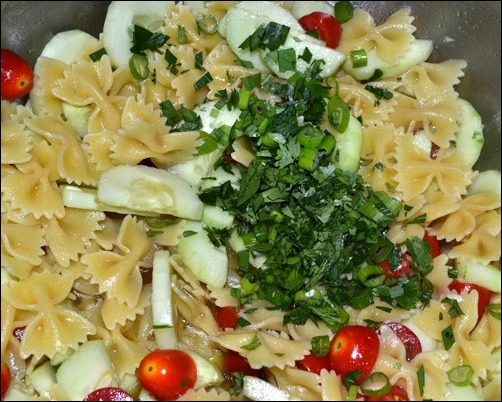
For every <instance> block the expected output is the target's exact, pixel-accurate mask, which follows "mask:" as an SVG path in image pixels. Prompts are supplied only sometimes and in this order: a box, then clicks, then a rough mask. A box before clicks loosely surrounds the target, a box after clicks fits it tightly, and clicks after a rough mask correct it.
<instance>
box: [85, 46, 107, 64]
mask: <svg viewBox="0 0 502 402" xmlns="http://www.w3.org/2000/svg"><path fill="white" fill-rule="evenodd" d="M105 54H106V49H105V48H104V47H102V48H101V49H98V50H96V51H95V52H93V53H91V54H90V55H89V58H90V59H91V60H92V61H98V60H100V59H101V57H103V56H104V55H105Z"/></svg>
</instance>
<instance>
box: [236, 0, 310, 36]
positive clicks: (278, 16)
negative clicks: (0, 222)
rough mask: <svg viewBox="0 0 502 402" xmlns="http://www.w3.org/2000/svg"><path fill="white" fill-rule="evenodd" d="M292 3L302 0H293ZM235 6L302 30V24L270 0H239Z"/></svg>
mask: <svg viewBox="0 0 502 402" xmlns="http://www.w3.org/2000/svg"><path fill="white" fill-rule="evenodd" d="M294 3H302V2H297V1H295V2H293V4H294ZM236 7H238V8H241V9H243V10H247V11H249V12H251V13H254V14H258V15H261V16H263V17H264V18H265V19H267V20H268V21H274V22H276V23H278V24H281V25H286V26H287V27H290V28H291V29H295V30H297V31H303V28H302V26H301V25H300V23H299V22H298V20H297V18H295V16H294V15H293V14H291V13H290V12H289V11H288V10H286V9H285V8H283V7H281V6H279V5H278V4H276V3H274V2H272V1H241V2H240V3H238V4H237V5H236Z"/></svg>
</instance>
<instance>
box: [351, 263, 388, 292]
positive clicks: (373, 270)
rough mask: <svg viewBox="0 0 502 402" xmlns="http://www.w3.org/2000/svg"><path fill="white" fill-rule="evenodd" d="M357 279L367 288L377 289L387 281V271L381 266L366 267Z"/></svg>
mask: <svg viewBox="0 0 502 402" xmlns="http://www.w3.org/2000/svg"><path fill="white" fill-rule="evenodd" d="M357 277H358V278H359V280H360V281H361V283H362V284H363V285H364V286H366V287H367V288H376V287H377V286H380V285H381V284H382V283H383V282H384V281H385V271H384V270H383V268H382V267H380V266H379V265H366V266H365V267H363V268H361V270H360V271H359V273H358V274H357Z"/></svg>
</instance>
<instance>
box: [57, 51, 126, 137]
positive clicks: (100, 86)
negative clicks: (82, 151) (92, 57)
mask: <svg viewBox="0 0 502 402" xmlns="http://www.w3.org/2000/svg"><path fill="white" fill-rule="evenodd" d="M112 84H113V76H112V65H111V62H110V58H109V57H108V56H107V55H105V56H103V57H102V58H101V59H100V60H98V61H96V62H90V61H85V60H82V61H80V62H77V63H73V64H72V65H71V66H70V67H69V68H67V69H65V71H64V78H61V79H58V80H57V82H56V85H55V86H54V88H53V89H52V93H53V94H54V96H56V97H57V98H59V99H61V100H63V101H65V102H67V103H69V104H70V105H74V106H87V105H93V106H94V111H93V112H92V114H91V116H90V118H89V122H88V131H89V132H91V133H92V132H96V131H102V130H105V129H107V130H117V129H118V128H120V110H119V109H118V108H117V107H116V105H115V104H114V100H115V99H114V98H111V97H108V96H107V94H108V91H109V90H110V88H111V86H112Z"/></svg>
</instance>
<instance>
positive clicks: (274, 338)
mask: <svg viewBox="0 0 502 402" xmlns="http://www.w3.org/2000/svg"><path fill="white" fill-rule="evenodd" d="M212 339H213V340H214V341H215V342H216V343H218V344H220V345H221V346H223V347H225V348H227V349H230V350H233V351H234V352H237V353H239V354H240V355H241V356H244V357H246V358H247V360H248V362H249V364H250V366H251V367H252V368H254V369H260V368H262V367H278V368H280V369H284V367H286V366H291V367H293V366H294V365H295V362H296V361H297V360H301V359H302V358H303V357H304V356H305V355H307V354H309V353H310V348H311V344H310V341H305V340H292V339H290V338H289V337H288V335H286V334H285V333H284V332H281V333H279V332H276V331H250V330H248V329H236V330H235V331H227V332H221V333H219V334H218V335H216V336H213V337H212Z"/></svg>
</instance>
